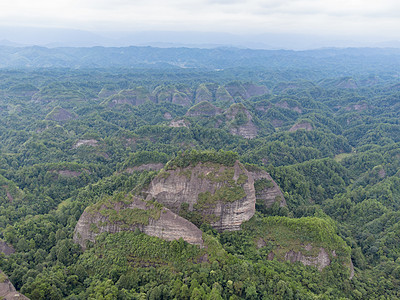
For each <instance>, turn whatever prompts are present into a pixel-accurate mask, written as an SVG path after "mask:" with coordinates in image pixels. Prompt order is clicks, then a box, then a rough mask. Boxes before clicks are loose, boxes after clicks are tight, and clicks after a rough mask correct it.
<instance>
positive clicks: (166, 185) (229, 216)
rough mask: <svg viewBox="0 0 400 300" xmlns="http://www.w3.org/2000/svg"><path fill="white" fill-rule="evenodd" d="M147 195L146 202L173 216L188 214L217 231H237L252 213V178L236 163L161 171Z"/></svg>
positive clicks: (253, 194)
mask: <svg viewBox="0 0 400 300" xmlns="http://www.w3.org/2000/svg"><path fill="white" fill-rule="evenodd" d="M147 193H148V196H147V199H154V200H155V201H157V202H159V203H162V204H163V205H164V206H166V207H168V208H169V209H171V210H172V211H173V212H175V213H181V214H182V213H184V212H185V210H187V211H189V212H192V215H194V216H195V218H196V219H197V220H200V221H201V222H207V223H210V224H211V225H212V226H213V227H214V228H216V229H217V230H219V231H224V230H238V229H240V225H241V224H242V223H243V222H244V221H247V220H249V219H250V218H251V217H252V216H253V215H254V213H255V191H254V181H253V177H252V176H251V174H249V172H248V171H247V170H246V169H245V168H244V166H243V165H242V164H241V163H239V162H238V161H236V162H235V163H234V164H233V165H232V166H226V165H223V164H218V163H212V162H199V163H197V164H196V165H190V166H187V167H183V168H172V169H167V170H164V171H161V173H160V174H159V175H158V176H156V177H155V178H154V179H153V180H152V182H151V183H150V186H149V189H148V191H147Z"/></svg>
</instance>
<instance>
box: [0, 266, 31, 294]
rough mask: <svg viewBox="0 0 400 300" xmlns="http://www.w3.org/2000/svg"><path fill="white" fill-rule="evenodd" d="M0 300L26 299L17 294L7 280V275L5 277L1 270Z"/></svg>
mask: <svg viewBox="0 0 400 300" xmlns="http://www.w3.org/2000/svg"><path fill="white" fill-rule="evenodd" d="M0 299H4V300H17V299H19V300H24V299H28V298H27V297H25V296H24V295H22V294H20V293H18V292H17V290H16V289H15V287H14V286H13V284H12V283H11V282H10V280H9V279H8V277H7V275H5V274H4V273H3V272H2V271H1V270H0ZM28 300H29V299H28Z"/></svg>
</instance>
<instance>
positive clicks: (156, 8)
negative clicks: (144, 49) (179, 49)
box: [0, 0, 400, 37]
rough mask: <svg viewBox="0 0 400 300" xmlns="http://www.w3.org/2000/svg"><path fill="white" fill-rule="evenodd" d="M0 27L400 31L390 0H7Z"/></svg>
mask: <svg viewBox="0 0 400 300" xmlns="http://www.w3.org/2000/svg"><path fill="white" fill-rule="evenodd" d="M2 2H3V3H0V20H1V21H0V24H2V25H20V26H39V27H46V26H50V27H69V28H75V29H84V30H196V31H227V32H231V33H246V32H255V33H262V32H277V33H279V32H294V33H299V32H303V33H315V34H330V35H337V36H340V35H353V34H355V35H365V34H377V35H378V34H380V35H381V34H382V33H384V34H386V35H387V36H392V37H396V35H397V32H399V31H400V2H399V1H394V0H380V1H377V0H247V1H240V0H196V1H195V0H190V1H183V0H164V1H160V0H35V1H31V0H13V1H2Z"/></svg>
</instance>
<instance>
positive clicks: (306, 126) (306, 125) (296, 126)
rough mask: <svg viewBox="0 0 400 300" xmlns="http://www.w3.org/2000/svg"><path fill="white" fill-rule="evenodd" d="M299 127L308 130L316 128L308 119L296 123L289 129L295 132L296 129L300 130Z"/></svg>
mask: <svg viewBox="0 0 400 300" xmlns="http://www.w3.org/2000/svg"><path fill="white" fill-rule="evenodd" d="M299 129H304V130H306V131H311V130H313V129H314V128H313V126H312V125H311V123H309V122H306V121H303V122H300V123H297V124H294V125H293V126H292V127H291V128H290V129H289V131H290V132H295V131H297V130H299Z"/></svg>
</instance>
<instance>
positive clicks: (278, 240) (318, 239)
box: [244, 216, 354, 278]
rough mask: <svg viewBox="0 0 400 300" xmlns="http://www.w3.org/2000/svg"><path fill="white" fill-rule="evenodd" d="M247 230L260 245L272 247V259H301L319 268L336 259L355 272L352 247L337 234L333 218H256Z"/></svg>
mask: <svg viewBox="0 0 400 300" xmlns="http://www.w3.org/2000/svg"><path fill="white" fill-rule="evenodd" d="M254 228H257V230H254ZM244 230H245V231H247V232H248V234H249V235H252V234H253V238H254V243H255V246H256V248H257V249H262V248H264V247H268V252H269V253H268V255H266V257H265V258H266V259H268V260H273V259H277V260H279V261H289V262H292V263H294V262H301V263H302V264H303V265H305V266H314V267H316V268H318V270H319V271H322V270H323V269H324V268H326V267H327V266H329V265H330V264H331V263H332V262H333V261H335V262H338V263H340V264H342V265H343V266H344V267H345V268H347V269H348V271H349V277H350V278H351V277H352V276H353V275H354V274H353V270H352V263H351V257H350V254H351V249H350V247H349V246H348V245H347V244H346V242H345V241H344V240H343V239H342V238H341V237H339V236H338V235H337V233H336V228H335V225H334V224H333V223H332V222H331V221H330V220H325V219H321V218H316V217H306V218H287V217H278V216H273V217H265V218H263V219H257V218H256V219H254V218H253V219H252V220H251V221H250V222H249V223H247V224H246V226H245V228H244ZM253 232H254V233H253Z"/></svg>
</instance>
